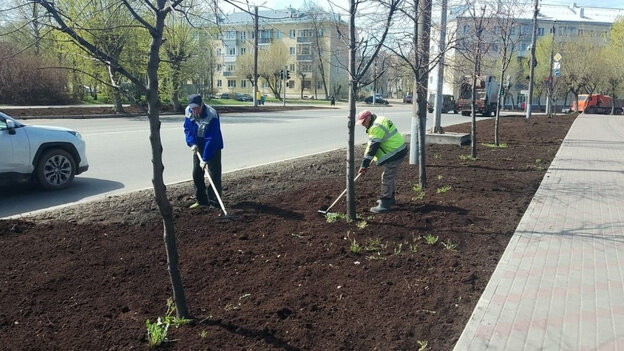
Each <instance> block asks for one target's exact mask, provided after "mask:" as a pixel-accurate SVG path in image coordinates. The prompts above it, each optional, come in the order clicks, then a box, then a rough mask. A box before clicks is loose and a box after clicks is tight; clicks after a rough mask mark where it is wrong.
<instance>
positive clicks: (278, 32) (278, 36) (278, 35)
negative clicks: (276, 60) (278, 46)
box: [275, 30, 284, 39]
mask: <svg viewBox="0 0 624 351" xmlns="http://www.w3.org/2000/svg"><path fill="white" fill-rule="evenodd" d="M275 36H276V37H277V39H282V37H283V36H284V33H282V31H281V30H278V31H277V33H276V34H275Z"/></svg>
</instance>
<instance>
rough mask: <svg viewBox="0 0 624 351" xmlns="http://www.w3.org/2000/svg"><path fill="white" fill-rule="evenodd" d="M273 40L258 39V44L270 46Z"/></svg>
mask: <svg viewBox="0 0 624 351" xmlns="http://www.w3.org/2000/svg"><path fill="white" fill-rule="evenodd" d="M271 41H272V38H258V44H270V43H271Z"/></svg>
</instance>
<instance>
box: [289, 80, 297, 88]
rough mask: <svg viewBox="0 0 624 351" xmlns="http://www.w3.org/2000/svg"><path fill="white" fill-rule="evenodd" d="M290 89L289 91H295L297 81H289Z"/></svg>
mask: <svg viewBox="0 0 624 351" xmlns="http://www.w3.org/2000/svg"><path fill="white" fill-rule="evenodd" d="M288 88H289V89H295V81H294V80H289V81H288Z"/></svg>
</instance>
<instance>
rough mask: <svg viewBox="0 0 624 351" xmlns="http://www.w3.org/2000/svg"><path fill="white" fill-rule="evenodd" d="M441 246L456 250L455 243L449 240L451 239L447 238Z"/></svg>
mask: <svg viewBox="0 0 624 351" xmlns="http://www.w3.org/2000/svg"><path fill="white" fill-rule="evenodd" d="M442 246H444V248H445V249H447V250H450V251H457V244H455V243H453V242H451V239H447V240H446V241H443V242H442Z"/></svg>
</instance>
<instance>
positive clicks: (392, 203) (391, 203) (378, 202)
mask: <svg viewBox="0 0 624 351" xmlns="http://www.w3.org/2000/svg"><path fill="white" fill-rule="evenodd" d="M388 201H390V206H394V197H391V198H390V199H388ZM380 203H381V200H377V204H380Z"/></svg>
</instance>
